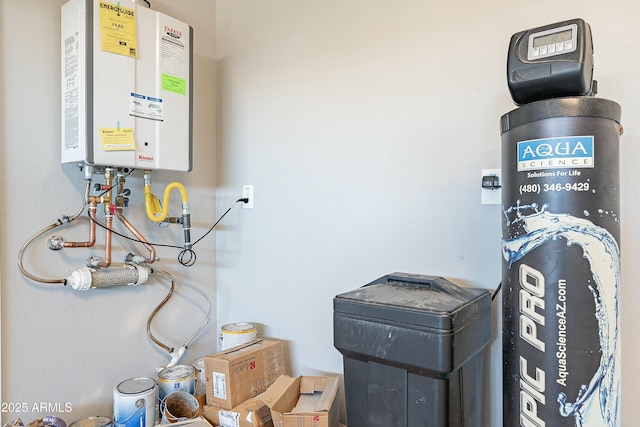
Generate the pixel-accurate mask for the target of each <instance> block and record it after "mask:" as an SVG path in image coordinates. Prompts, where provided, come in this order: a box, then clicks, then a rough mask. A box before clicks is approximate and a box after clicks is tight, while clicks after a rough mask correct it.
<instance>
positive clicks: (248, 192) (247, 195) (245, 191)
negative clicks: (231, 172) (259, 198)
mask: <svg viewBox="0 0 640 427" xmlns="http://www.w3.org/2000/svg"><path fill="white" fill-rule="evenodd" d="M242 198H243V199H249V201H248V202H247V203H243V204H242V207H243V208H244V209H252V208H253V185H247V184H245V185H243V186H242Z"/></svg>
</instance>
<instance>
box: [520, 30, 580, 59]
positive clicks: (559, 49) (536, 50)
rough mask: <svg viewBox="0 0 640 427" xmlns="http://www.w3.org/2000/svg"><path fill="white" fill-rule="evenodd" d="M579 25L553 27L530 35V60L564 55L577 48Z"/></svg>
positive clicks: (528, 54)
mask: <svg viewBox="0 0 640 427" xmlns="http://www.w3.org/2000/svg"><path fill="white" fill-rule="evenodd" d="M576 41H577V25H576V24H570V25H566V26H564V27H559V28H553V29H550V30H546V31H541V32H539V33H534V34H531V35H530V36H529V49H528V51H527V59H528V60H529V61H532V60H536V59H542V58H548V57H550V56H555V55H562V54H565V53H570V52H573V51H575V50H576V45H577V44H576Z"/></svg>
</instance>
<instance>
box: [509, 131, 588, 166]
mask: <svg viewBox="0 0 640 427" xmlns="http://www.w3.org/2000/svg"><path fill="white" fill-rule="evenodd" d="M593 167H594V155H593V136H564V137H559V138H542V139H531V140H528V141H520V142H518V171H530V170H539V169H556V168H593Z"/></svg>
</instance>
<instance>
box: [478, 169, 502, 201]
mask: <svg viewBox="0 0 640 427" xmlns="http://www.w3.org/2000/svg"><path fill="white" fill-rule="evenodd" d="M488 176H495V177H497V184H498V185H502V172H501V170H500V169H482V176H481V179H482V180H483V181H484V178H485V177H488ZM480 191H481V193H480V203H481V204H483V205H501V204H502V188H500V187H498V188H484V187H482V186H481V187H480Z"/></svg>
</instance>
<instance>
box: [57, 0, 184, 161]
mask: <svg viewBox="0 0 640 427" xmlns="http://www.w3.org/2000/svg"><path fill="white" fill-rule="evenodd" d="M192 60H193V30H192V28H191V27H190V26H189V25H188V24H185V23H184V22H181V21H179V20H177V19H174V18H172V17H170V16H167V15H165V14H162V13H160V12H157V11H154V10H152V9H149V8H147V7H145V6H142V5H139V4H137V3H136V2H135V1H133V0H122V1H119V2H109V1H102V0H70V1H68V2H67V3H65V4H64V5H63V6H62V14H61V73H62V93H61V95H62V126H61V127H62V138H61V141H62V159H61V160H62V163H86V164H89V165H101V166H118V167H130V168H137V169H163V170H177V171H189V170H191V167H192V149H191V147H192V99H193V97H192V91H193V86H192V81H193V79H192V74H193V67H192Z"/></svg>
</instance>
